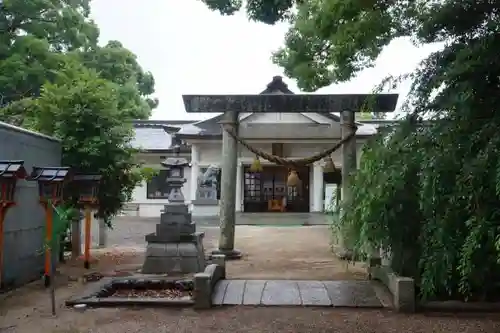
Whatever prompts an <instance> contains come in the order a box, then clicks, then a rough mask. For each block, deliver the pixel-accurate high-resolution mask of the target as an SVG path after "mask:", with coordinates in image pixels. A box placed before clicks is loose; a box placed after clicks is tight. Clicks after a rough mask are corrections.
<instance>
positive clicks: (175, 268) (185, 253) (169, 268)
mask: <svg viewBox="0 0 500 333" xmlns="http://www.w3.org/2000/svg"><path fill="white" fill-rule="evenodd" d="M179 150H180V149H179V147H178V146H176V147H174V152H175V155H176V156H175V157H169V158H167V159H166V160H164V161H163V162H161V165H162V166H163V167H165V168H166V169H167V179H166V180H165V181H166V182H167V184H168V185H169V187H170V194H169V196H168V203H167V204H166V205H165V207H164V210H163V212H162V214H161V216H160V223H159V224H157V225H156V232H155V233H152V234H149V235H146V241H147V242H148V245H147V248H146V259H145V261H144V265H143V266H142V273H144V274H185V273H197V272H201V271H203V269H204V268H205V253H204V249H203V236H204V233H202V232H196V225H195V223H194V222H193V221H192V217H191V213H190V212H189V208H188V205H187V204H186V203H185V201H184V195H183V194H182V186H183V184H184V183H185V182H186V179H185V178H184V168H185V167H186V166H188V165H189V161H188V160H186V159H185V158H182V157H179Z"/></svg>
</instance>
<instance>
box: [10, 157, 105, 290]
mask: <svg viewBox="0 0 500 333" xmlns="http://www.w3.org/2000/svg"><path fill="white" fill-rule="evenodd" d="M19 179H26V180H30V181H36V182H37V183H38V196H39V202H40V204H41V205H42V206H43V208H44V209H45V218H46V221H45V223H46V241H47V242H49V241H50V240H51V238H52V229H53V209H54V207H55V206H57V205H58V204H60V203H61V202H62V200H63V189H64V187H65V186H66V185H67V184H68V183H70V184H71V186H74V189H75V190H77V191H78V195H79V197H78V202H79V203H80V204H82V205H84V207H85V250H84V266H85V268H89V261H90V260H89V258H90V223H91V214H90V212H91V209H92V207H94V206H95V205H96V204H97V195H98V190H99V185H100V180H101V176H100V175H97V174H73V173H72V172H71V169H70V168H68V167H33V170H32V172H31V174H30V175H28V174H27V172H26V169H25V168H24V161H21V160H16V161H12V160H8V161H7V160H0V287H1V285H2V267H3V262H2V261H3V255H2V254H3V246H4V244H3V225H4V220H5V215H6V213H7V210H8V209H9V208H10V207H12V206H14V205H15V204H16V202H15V190H16V183H17V181H18V180H19ZM50 276H51V251H50V249H49V248H47V249H46V250H45V274H44V279H45V285H46V286H48V285H49V284H50Z"/></svg>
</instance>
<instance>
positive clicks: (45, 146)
mask: <svg viewBox="0 0 500 333" xmlns="http://www.w3.org/2000/svg"><path fill="white" fill-rule="evenodd" d="M0 160H24V166H25V168H26V171H27V172H31V168H32V167H33V166H60V165H61V144H60V142H59V141H58V140H56V139H54V138H51V137H48V136H45V135H41V134H39V133H34V132H31V131H27V130H25V129H22V128H19V127H15V126H11V125H8V124H6V123H3V122H0ZM16 202H17V205H16V206H14V207H12V208H10V209H9V211H8V213H7V216H6V219H5V224H4V246H3V249H1V251H2V252H3V267H2V270H1V272H2V277H3V279H2V281H3V287H4V288H12V287H16V286H20V285H23V284H25V283H27V282H30V281H33V280H35V279H38V278H40V277H41V275H42V274H43V269H44V255H43V243H44V229H45V228H44V226H45V215H44V211H43V209H42V207H41V206H40V204H39V203H38V190H37V184H36V182H32V181H26V180H19V181H18V183H17V188H16Z"/></svg>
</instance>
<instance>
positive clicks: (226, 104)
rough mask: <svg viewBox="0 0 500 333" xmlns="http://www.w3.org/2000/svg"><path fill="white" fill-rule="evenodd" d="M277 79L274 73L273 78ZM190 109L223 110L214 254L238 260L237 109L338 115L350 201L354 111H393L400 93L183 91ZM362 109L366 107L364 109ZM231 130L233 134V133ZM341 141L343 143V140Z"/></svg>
mask: <svg viewBox="0 0 500 333" xmlns="http://www.w3.org/2000/svg"><path fill="white" fill-rule="evenodd" d="M276 80H277V81H281V77H275V78H274V79H273V81H276ZM183 100H184V106H185V108H186V112H188V113H203V112H208V113H223V114H224V116H223V120H222V121H221V125H222V127H223V131H222V158H223V160H222V175H221V197H220V237H219V248H218V249H217V250H214V251H213V252H212V254H224V255H225V256H226V259H228V260H230V259H239V258H241V252H240V251H238V250H236V249H235V248H234V235H235V225H236V223H235V222H236V221H235V219H236V208H235V207H236V205H235V203H236V172H237V159H238V142H237V139H236V138H235V135H234V134H236V135H237V133H238V125H239V124H238V119H239V113H240V112H253V113H258V112H287V113H332V112H338V113H340V114H341V124H342V125H343V126H342V135H341V136H342V140H343V141H341V142H343V144H342V147H341V149H342V151H341V155H342V200H348V198H349V197H350V196H351V189H350V186H349V184H348V179H349V178H348V177H346V176H347V175H349V174H350V173H352V172H354V171H355V170H356V168H357V162H356V140H348V139H349V138H350V137H352V136H353V135H354V133H352V131H353V129H355V128H356V127H355V113H356V112H361V111H366V108H367V107H368V108H370V109H371V110H370V111H372V112H392V111H394V110H395V108H396V104H397V101H398V94H344V95H335V94H327V95H325V94H323V95H313V94H272V93H271V94H251V95H183ZM363 108H365V110H362V109H363ZM231 133H233V135H231ZM344 140H345V142H344Z"/></svg>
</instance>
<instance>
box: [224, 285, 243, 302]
mask: <svg viewBox="0 0 500 333" xmlns="http://www.w3.org/2000/svg"><path fill="white" fill-rule="evenodd" d="M246 282H247V281H246V280H229V284H228V286H227V289H226V294H225V295H224V305H240V304H243V292H244V291H245V284H246Z"/></svg>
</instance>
